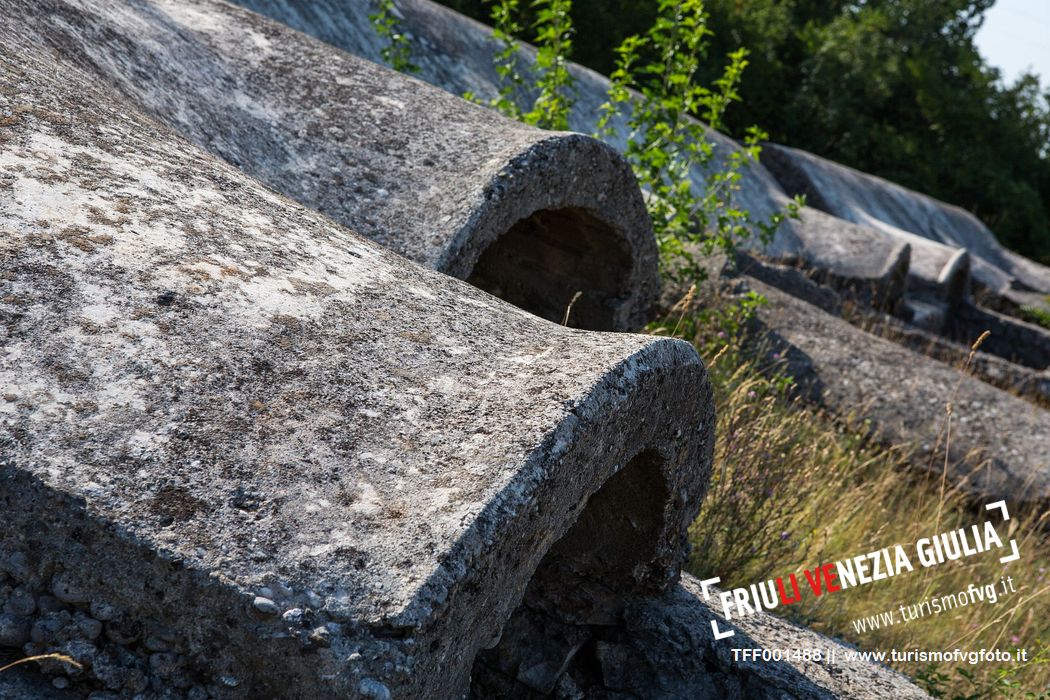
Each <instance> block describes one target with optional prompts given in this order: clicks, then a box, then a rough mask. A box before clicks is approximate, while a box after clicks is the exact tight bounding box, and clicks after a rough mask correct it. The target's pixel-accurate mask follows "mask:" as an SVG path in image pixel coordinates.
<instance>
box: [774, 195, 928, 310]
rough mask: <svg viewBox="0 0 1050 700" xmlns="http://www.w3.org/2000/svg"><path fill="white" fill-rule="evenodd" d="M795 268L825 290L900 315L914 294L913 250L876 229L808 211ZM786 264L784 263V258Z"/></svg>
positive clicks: (800, 227)
mask: <svg viewBox="0 0 1050 700" xmlns="http://www.w3.org/2000/svg"><path fill="white" fill-rule="evenodd" d="M799 219H800V220H799V222H798V225H797V226H796V227H795V232H796V234H797V235H798V236H799V238H800V240H801V241H802V243H803V244H802V245H801V246H800V248H799V251H800V256H801V257H800V258H799V259H798V260H797V261H791V260H790V257H788V261H789V262H795V263H796V264H797V265H798V266H800V267H802V268H803V269H805V270H806V271H807V272H809V273H810V274H811V275H813V276H814V277H815V278H816V279H818V280H819V281H820V282H822V283H824V284H828V285H829V286H832V287H835V288H837V289H840V290H842V291H843V292H846V293H848V294H849V295H850V296H852V297H854V298H859V299H860V300H861V301H862V302H863V303H865V304H867V305H870V306H874V307H876V308H885V309H890V310H892V309H896V308H897V307H899V306H900V304H901V301H902V299H903V297H904V293H905V291H906V290H907V288H908V284H907V281H908V273H909V270H910V269H911V254H912V248H911V246H910V245H908V244H907V243H905V242H902V241H897V240H894V239H892V238H889V237H887V236H883V235H881V234H879V233H878V232H876V231H873V230H872V229H867V228H864V227H861V226H856V225H853V224H851V223H849V222H847V221H843V220H842V219H837V218H835V217H833V216H828V215H827V214H825V213H824V212H822V211H819V210H817V209H813V208H811V207H804V208H803V209H802V210H801V211H800V212H799ZM782 259H783V257H782Z"/></svg>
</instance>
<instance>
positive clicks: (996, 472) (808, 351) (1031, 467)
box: [744, 277, 1050, 504]
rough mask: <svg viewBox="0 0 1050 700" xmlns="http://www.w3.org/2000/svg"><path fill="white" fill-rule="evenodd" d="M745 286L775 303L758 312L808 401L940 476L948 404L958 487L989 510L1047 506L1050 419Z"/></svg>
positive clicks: (933, 363) (758, 286) (797, 304)
mask: <svg viewBox="0 0 1050 700" xmlns="http://www.w3.org/2000/svg"><path fill="white" fill-rule="evenodd" d="M744 279H745V280H746V281H747V286H748V287H749V288H751V289H753V290H754V291H757V292H759V293H760V294H762V295H764V296H765V297H766V298H767V299H768V300H769V303H768V304H766V305H764V306H762V307H761V308H760V309H759V310H758V319H759V321H760V325H761V327H762V328H763V330H764V331H765V332H767V333H768V334H770V337H771V338H772V342H773V345H774V347H773V350H775V351H779V352H780V353H781V355H782V356H783V357H784V358H785V360H786V366H785V367H784V369H785V371H786V372H787V373H788V374H790V375H791V376H792V377H793V378H794V379H795V380H796V381H797V382H798V384H799V387H800V390H801V392H802V393H803V394H804V395H805V396H806V397H807V398H808V399H809V400H811V401H813V402H815V403H818V404H820V405H822V406H824V407H825V408H827V409H828V410H829V411H830V412H832V413H833V414H836V415H839V416H841V417H843V418H846V417H851V418H853V419H856V420H868V421H870V425H871V430H872V432H873V433H874V434H875V436H876V437H878V438H879V439H880V440H882V441H884V442H886V443H889V444H895V445H896V444H904V445H911V446H914V447H915V449H916V455H917V456H916V457H915V458H914V459H913V463H914V464H916V465H917V466H920V467H921V466H923V465H929V466H930V468H932V469H935V470H936V471H937V473H940V470H941V468H942V466H943V455H940V454H939V455H938V456H937V457H936V458H934V459H929V458H928V455H929V453H930V452H931V451H932V450H933V449H934V447H935V445H937V438H938V435H939V434H940V432H941V430H942V428H943V424H944V415H945V405H946V404H947V403H948V401H951V402H952V405H953V416H954V425H953V432H952V438H951V448H952V451H951V459H950V462H951V469H952V471H951V473H950V474H949V478H950V480H951V483H952V484H955V485H960V486H961V487H962V488H963V489H964V490H965V491H967V492H970V493H972V494H974V495H976V496H978V497H980V498H982V499H987V500H994V499H997V498H1009V499H1010V500H1011V502H1029V503H1035V504H1040V503H1045V502H1047V500H1048V499H1050V455H1048V453H1047V451H1046V438H1047V436H1048V435H1050V412H1048V411H1047V410H1046V409H1044V408H1042V407H1040V406H1037V405H1035V404H1033V403H1029V402H1028V401H1025V400H1024V399H1022V398H1020V397H1018V396H1015V395H1013V394H1010V393H1007V392H1005V391H1003V390H1001V389H998V388H995V387H993V386H990V385H988V384H986V383H984V382H982V381H981V380H980V379H977V378H975V377H972V376H969V375H965V374H962V373H961V372H960V371H959V370H958V369H956V368H955V367H952V366H949V365H947V364H944V363H941V362H938V361H937V360H934V359H932V358H929V357H926V356H923V355H920V354H918V353H916V352H913V351H912V350H909V349H908V348H906V347H902V346H900V345H898V344H896V343H894V342H891V341H889V340H886V339H884V338H880V337H877V336H875V335H872V334H869V333H866V332H865V331H863V330H861V329H859V328H855V327H854V326H852V325H850V324H849V323H847V322H846V321H845V320H843V319H841V318H838V317H836V316H834V315H832V314H829V313H826V312H824V311H822V310H820V309H818V308H816V307H814V306H811V305H810V304H807V303H806V302H804V301H801V300H799V299H796V298H794V297H792V296H789V295H788V294H785V293H784V292H781V291H780V290H778V289H775V288H773V287H771V286H769V285H766V284H764V283H762V282H760V281H758V280H755V279H749V278H747V277H744ZM942 447H943V442H942Z"/></svg>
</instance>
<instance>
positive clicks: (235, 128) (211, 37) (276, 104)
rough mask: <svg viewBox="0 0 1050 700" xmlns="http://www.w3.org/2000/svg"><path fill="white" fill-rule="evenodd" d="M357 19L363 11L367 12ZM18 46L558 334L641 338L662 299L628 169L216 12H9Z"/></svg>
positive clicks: (209, 0)
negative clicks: (634, 334) (107, 88)
mask: <svg viewBox="0 0 1050 700" xmlns="http://www.w3.org/2000/svg"><path fill="white" fill-rule="evenodd" d="M350 5H355V6H356V5H360V7H361V8H363V10H364V11H366V12H371V9H370V6H369V5H368V4H367V3H350ZM0 10H2V11H3V13H4V15H5V16H6V17H7V18H8V24H9V25H10V30H11V31H17V32H20V33H23V34H25V35H27V36H33V37H35V40H36V41H39V42H40V43H41V44H43V45H46V46H48V47H50V48H51V49H52V50H54V51H55V52H57V54H58V55H60V56H62V57H64V58H66V59H68V60H70V61H72V62H74V63H76V64H77V65H79V66H81V67H82V68H83V69H84V70H86V71H87V72H88V73H89V74H91V75H92V76H93V79H95V80H98V81H102V82H103V83H106V84H111V85H113V86H115V87H116V88H117V89H118V90H119V91H120V92H121V93H122V94H123V95H125V96H126V97H127V98H128V99H129V100H130V101H131V102H133V103H134V104H135V105H137V106H139V107H140V108H142V109H143V110H144V111H146V112H147V113H149V114H151V115H152V116H153V117H155V118H156V119H158V120H160V121H162V122H164V123H166V124H168V125H169V126H171V127H173V128H174V129H175V130H177V131H178V132H179V133H180V134H182V135H183V136H185V137H187V138H188V139H189V140H191V141H193V142H194V143H196V144H197V145H199V146H201V147H203V148H205V149H206V150H208V151H210V152H212V153H214V154H216V155H218V156H219V157H221V158H223V159H224V160H226V161H227V162H229V163H231V164H233V165H235V166H236V167H238V168H239V169H241V170H242V171H244V172H245V173H247V174H249V175H251V176H252V177H254V178H256V179H258V180H260V181H261V182H263V183H265V184H266V185H268V186H269V187H271V188H272V189H274V190H276V191H278V192H280V193H282V194H284V195H286V196H288V197H290V198H292V199H294V200H296V201H298V202H300V203H302V204H304V205H306V206H308V207H310V208H313V209H316V210H317V211H320V212H322V213H324V214H326V215H328V216H329V217H331V218H333V219H334V220H336V221H338V222H339V223H342V224H345V225H347V226H349V227H351V228H352V229H354V230H355V231H357V232H358V233H360V234H362V235H364V236H367V237H368V238H371V239H372V240H375V241H377V242H379V243H381V244H382V245H384V246H386V247H388V248H390V249H391V250H394V251H395V252H397V253H400V254H401V255H404V256H406V257H408V258H410V259H412V260H414V261H416V262H418V263H420V264H422V265H425V266H427V267H430V268H432V269H436V270H439V271H442V272H445V273H447V274H450V275H453V276H456V277H460V278H462V279H470V280H471V281H472V282H473V283H474V284H476V285H477V286H480V287H482V288H483V289H485V290H486V291H489V292H492V293H494V294H496V295H497V296H500V297H502V298H504V299H507V300H508V301H511V302H512V303H514V304H516V305H518V306H521V307H523V308H526V309H528V310H530V311H532V312H534V313H537V314H538V315H541V316H544V317H545V318H547V319H549V320H556V321H559V322H560V321H561V320H562V318H563V316H564V314H565V311H566V308H567V307H568V306H569V304H570V302H571V301H572V300H573V298H574V297H575V296H576V294H577V293H580V296H579V298H577V299H576V301H575V303H573V311H572V314H571V316H570V319H569V320H570V323H571V325H574V326H577V327H584V328H590V329H627V328H636V327H638V326H640V325H642V324H643V323H645V321H647V320H648V314H649V311H650V307H651V305H652V303H653V301H654V299H655V297H656V294H657V291H658V285H659V280H658V277H657V252H656V246H655V242H654V240H653V236H652V229H651V227H650V224H649V218H648V215H647V214H646V211H645V205H644V203H643V201H642V197H641V194H640V192H639V191H638V188H637V185H636V183H635V180H634V176H633V175H632V174H631V170H630V168H629V166H628V165H627V164H626V162H625V161H624V160H623V159H622V158H620V157H619V155H618V154H617V153H616V152H615V151H614V150H613V149H612V148H610V147H608V146H606V145H605V144H603V143H601V142H599V141H597V140H595V139H591V138H588V137H585V136H582V135H580V134H570V133H554V132H546V131H541V130H539V129H535V128H532V127H528V126H525V125H523V124H520V123H518V122H515V121H512V120H509V119H506V118H504V117H502V116H500V115H498V114H496V113H495V112H493V111H491V110H488V109H485V108H482V107H479V106H477V105H473V104H470V103H468V102H467V101H465V100H463V99H461V98H459V97H458V96H453V95H450V94H448V93H447V92H445V91H443V90H440V89H436V88H434V87H432V86H430V85H427V84H426V83H424V82H422V81H420V80H416V79H414V78H411V77H408V76H406V75H403V74H400V73H397V72H395V71H392V70H389V69H387V68H384V67H382V66H379V65H376V64H374V63H372V62H370V61H365V60H362V59H360V58H358V57H356V56H352V55H349V54H347V53H345V52H343V51H340V50H338V49H335V48H333V47H332V46H329V45H328V44H325V43H322V42H319V41H316V40H313V39H311V38H310V37H307V36H304V35H303V34H301V33H299V32H295V31H292V30H291V29H289V28H287V27H285V26H284V25H281V24H278V23H275V22H272V21H270V20H268V19H266V18H264V17H262V16H260V15H257V14H255V13H252V12H247V11H245V10H243V9H241V8H238V7H236V6H234V5H230V4H229V3H225V2H217V1H214V0H149V1H148V2H135V3H97V2H90V1H88V0H47V1H46V2H37V1H36V0H5V2H3V3H0Z"/></svg>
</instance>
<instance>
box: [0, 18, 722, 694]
mask: <svg viewBox="0 0 1050 700" xmlns="http://www.w3.org/2000/svg"><path fill="white" fill-rule="evenodd" d="M0 88H2V89H0V120H2V123H3V129H2V130H0V139H2V148H0V173H3V179H2V180H0V230H2V231H3V236H2V237H0V261H2V262H0V288H2V292H0V300H2V303H0V314H2V315H0V318H2V321H3V324H2V326H0V330H2V333H3V336H2V337H3V340H2V346H0V347H2V352H3V355H2V359H0V385H2V386H3V387H4V392H3V396H2V397H0V398H2V400H0V416H2V418H0V421H2V422H0V509H2V511H3V512H4V515H5V517H4V519H3V521H2V524H0V558H2V559H3V561H2V562H0V564H2V565H0V570H3V571H4V574H5V576H9V577H11V579H12V580H14V581H15V582H16V584H17V585H18V586H20V587H25V588H26V589H27V590H28V591H29V592H30V593H31V594H32V595H33V597H34V600H35V607H36V610H35V612H33V613H32V614H31V615H32V616H31V622H32V625H33V631H32V632H31V640H30V643H32V644H34V645H36V646H34V647H31V648H29V649H31V650H37V649H42V650H48V649H60V650H64V651H66V652H67V653H70V654H72V655H74V656H77V655H79V657H81V658H83V659H84V660H85V662H90V663H89V668H90V672H89V673H87V674H85V675H84V677H83V678H80V679H78V678H74V679H73V680H74V681H76V682H78V683H85V684H87V685H86V687H95V688H100V689H101V688H106V689H110V690H114V689H116V690H120V692H123V693H127V694H134V693H136V692H142V689H143V688H145V687H152V686H153V685H156V684H160V685H161V686H162V687H164V689H165V691H164V692H165V693H167V694H168V696H169V697H200V693H205V697H207V696H218V697H266V696H276V697H287V696H289V694H290V692H291V691H290V689H291V688H295V689H296V693H299V694H301V695H303V696H308V697H331V696H336V695H347V696H351V697H353V696H367V697H386V694H387V693H388V692H389V693H392V694H393V695H396V696H399V697H406V696H412V697H448V696H451V695H453V694H454V693H456V692H458V691H459V690H461V689H463V688H465V686H466V682H467V678H468V674H469V672H470V668H471V664H472V661H473V659H474V656H475V654H476V652H477V651H478V650H479V649H480V648H482V647H484V646H489V645H491V644H492V643H493V641H494V639H495V638H496V637H497V636H498V633H499V631H500V628H501V626H502V624H503V622H504V621H505V620H506V619H507V618H508V616H509V614H510V613H511V611H512V610H513V608H514V607H515V606H516V605H517V604H518V602H519V601H520V599H521V597H522V595H523V593H524V590H525V587H526V584H527V582H528V581H529V579H530V577H531V576H532V574H533V573H534V571H535V570H536V568H537V566H538V565H539V563H540V561H541V560H542V559H543V558H544V555H545V554H547V553H548V551H549V550H552V545H554V544H555V543H556V542H559V540H560V538H561V537H562V535H563V534H565V533H566V532H569V531H570V530H569V528H570V526H571V525H573V523H574V522H577V520H578V518H579V519H580V520H579V522H583V523H586V524H588V526H587V527H582V528H581V527H576V528H574V529H573V530H572V531H571V533H570V534H572V533H574V538H575V539H574V538H568V540H562V541H561V544H559V545H558V547H556V548H554V550H553V551H554V552H555V556H554V559H553V560H551V562H552V565H554V566H556V567H560V568H561V569H562V570H568V571H571V572H572V574H573V578H572V581H573V584H574V585H573V586H572V588H571V591H569V593H566V595H565V600H566V601H572V602H573V603H574V604H576V605H588V604H590V605H594V606H598V607H601V609H604V610H608V609H614V606H615V605H617V604H622V599H623V598H624V597H626V596H631V595H636V594H642V593H656V592H659V591H661V590H663V589H664V588H665V587H666V586H667V585H668V584H669V583H670V582H671V581H673V580H674V577H675V575H676V573H677V571H678V567H679V566H680V564H681V562H682V560H683V558H684V556H685V547H684V538H685V529H686V527H687V525H688V524H689V522H690V521H691V520H692V518H693V517H694V516H695V513H696V509H697V508H698V505H699V502H700V498H701V496H702V493H703V490H704V486H705V482H706V478H707V475H708V471H709V469H710V451H711V447H712V429H713V409H712V404H711V400H710V387H709V385H708V383H707V380H706V376H705V372H704V369H703V367H702V365H701V363H700V361H699V358H698V357H697V356H696V353H695V351H694V350H693V349H692V348H691V347H690V346H689V345H688V344H686V343H682V342H678V341H670V340H666V339H656V338H651V337H644V336H632V335H619V334H592V333H587V332H583V331H577V330H573V329H569V328H565V327H562V326H558V325H555V324H552V323H549V322H546V321H544V320H542V319H538V318H536V317H535V316H532V315H530V314H528V313H526V312H524V311H521V310H520V309H517V308H514V307H512V306H510V305H508V304H506V303H504V302H502V301H500V300H498V299H495V298H494V297H492V296H490V295H488V294H486V293H484V292H482V291H480V290H477V289H475V288H473V287H471V286H469V285H466V284H464V283H462V282H460V281H457V280H455V279H452V278H450V277H447V276H445V275H442V274H439V273H437V272H433V271H431V270H427V269H425V268H422V267H419V266H416V265H414V264H412V263H410V262H407V261H405V260H404V259H403V258H401V257H400V256H397V255H395V254H394V253H392V252H390V251H388V250H386V249H384V248H382V247H381V246H379V245H378V244H376V243H374V242H372V241H370V240H368V239H366V238H362V237H360V236H358V235H356V234H354V233H352V232H350V231H349V230H347V229H344V228H342V227H340V226H338V225H337V224H334V223H333V222H332V221H331V220H329V219H327V218H326V217H324V216H322V215H321V214H318V213H315V212H313V211H311V210H309V209H306V208H304V207H302V206H300V205H298V204H296V203H294V202H292V201H290V200H288V199H286V198H284V197H283V196H281V195H278V194H275V193H273V192H272V191H270V190H268V189H267V188H265V187H264V186H262V185H261V184H259V183H258V182H256V181H254V180H252V179H251V178H249V177H247V176H245V175H244V174H243V173H241V172H240V171H238V170H237V169H235V168H234V167H232V166H230V165H228V164H226V163H223V162H221V161H218V160H217V159H215V158H214V157H212V156H211V155H209V154H207V153H205V152H204V151H202V150H200V149H199V148H198V147H196V146H194V145H193V144H191V143H190V142H188V141H186V140H184V139H182V138H181V137H179V136H178V135H176V134H175V133H174V132H172V131H171V130H169V129H168V128H167V127H164V126H163V125H160V124H158V123H157V122H155V121H153V120H151V119H149V118H148V117H145V116H142V115H141V114H139V113H138V112H137V111H136V109H135V107H134V105H133V104H131V103H130V102H128V101H126V100H125V99H122V98H121V97H120V96H119V95H118V94H117V93H116V92H115V91H112V90H109V89H107V88H104V87H103V86H101V85H100V84H99V81H97V80H95V79H94V77H93V76H92V75H91V74H90V73H86V72H83V71H81V70H80V69H78V68H76V67H73V66H70V65H68V64H67V63H66V62H64V61H62V60H58V59H55V58H54V57H53V56H52V55H51V53H50V51H49V50H48V49H47V48H42V47H41V46H40V45H39V44H38V43H36V41H35V37H34V36H33V35H31V34H29V33H27V32H24V31H23V30H22V28H21V27H20V26H19V25H16V24H15V23H7V22H5V23H4V24H3V25H2V26H0ZM607 482H608V483H609V484H612V486H611V487H610V488H609V489H605V488H602V487H603V484H606V483H607ZM595 494H597V495H595ZM603 494H604V495H603ZM592 496H593V498H592ZM592 504H598V506H596V507H598V508H599V511H600V512H605V510H608V509H610V508H611V509H613V510H615V512H616V513H617V515H618V517H617V518H614V519H611V520H608V521H604V520H603V522H602V525H601V527H597V526H596V524H595V519H594V517H592V516H593V512H592V511H591V510H590V505H592ZM585 507H586V508H585ZM581 513H582V515H581ZM588 513H591V515H588ZM580 538H583V539H584V540H586V541H587V542H588V544H589V547H588V548H587V550H586V552H583V553H581V552H579V551H578V550H577V549H574V546H573V545H574V542H575V541H577V540H578V539H580ZM618 542H631V543H632V546H631V547H630V548H626V547H624V548H619V547H617V546H616V544H617V543H618ZM587 552H590V553H591V554H588V553H587ZM577 555H579V556H577ZM595 581H600V586H598V587H595V586H594V585H592V584H593V582H595ZM544 585H545V586H546V590H548V591H552V595H555V594H558V592H557V591H556V590H555V586H553V584H552V583H551V581H549V580H546V579H545V580H544ZM570 594H571V595H570ZM260 599H265V601H261V600H260ZM266 601H269V602H266ZM559 601H560V599H559V598H557V597H553V598H551V599H549V600H547V603H548V604H549V606H550V609H552V610H557V609H558V608H559V604H560V602H559ZM270 603H272V605H271V604H270ZM576 609H578V607H576V608H574V610H576ZM275 611H279V612H280V613H281V614H280V615H279V616H278V615H273V614H272V613H273V612H275ZM99 623H101V625H100V624H99ZM103 630H104V631H103ZM99 635H102V636H99ZM92 640H96V641H92ZM49 672H50V673H54V674H59V673H60V671H59V670H57V669H53V670H51V671H49ZM168 678H177V679H179V680H178V681H177V682H176V681H170V682H169V680H167V679H168ZM198 689H200V690H199V692H198Z"/></svg>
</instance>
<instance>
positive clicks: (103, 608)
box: [90, 600, 120, 622]
mask: <svg viewBox="0 0 1050 700" xmlns="http://www.w3.org/2000/svg"><path fill="white" fill-rule="evenodd" d="M90 610H91V617H93V618H95V619H96V620H102V621H103V622H109V621H110V620H114V619H116V617H117V615H119V614H120V612H119V611H118V610H117V609H116V608H115V607H113V606H112V605H110V604H109V603H105V602H103V601H101V600H93V601H91V606H90Z"/></svg>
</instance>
